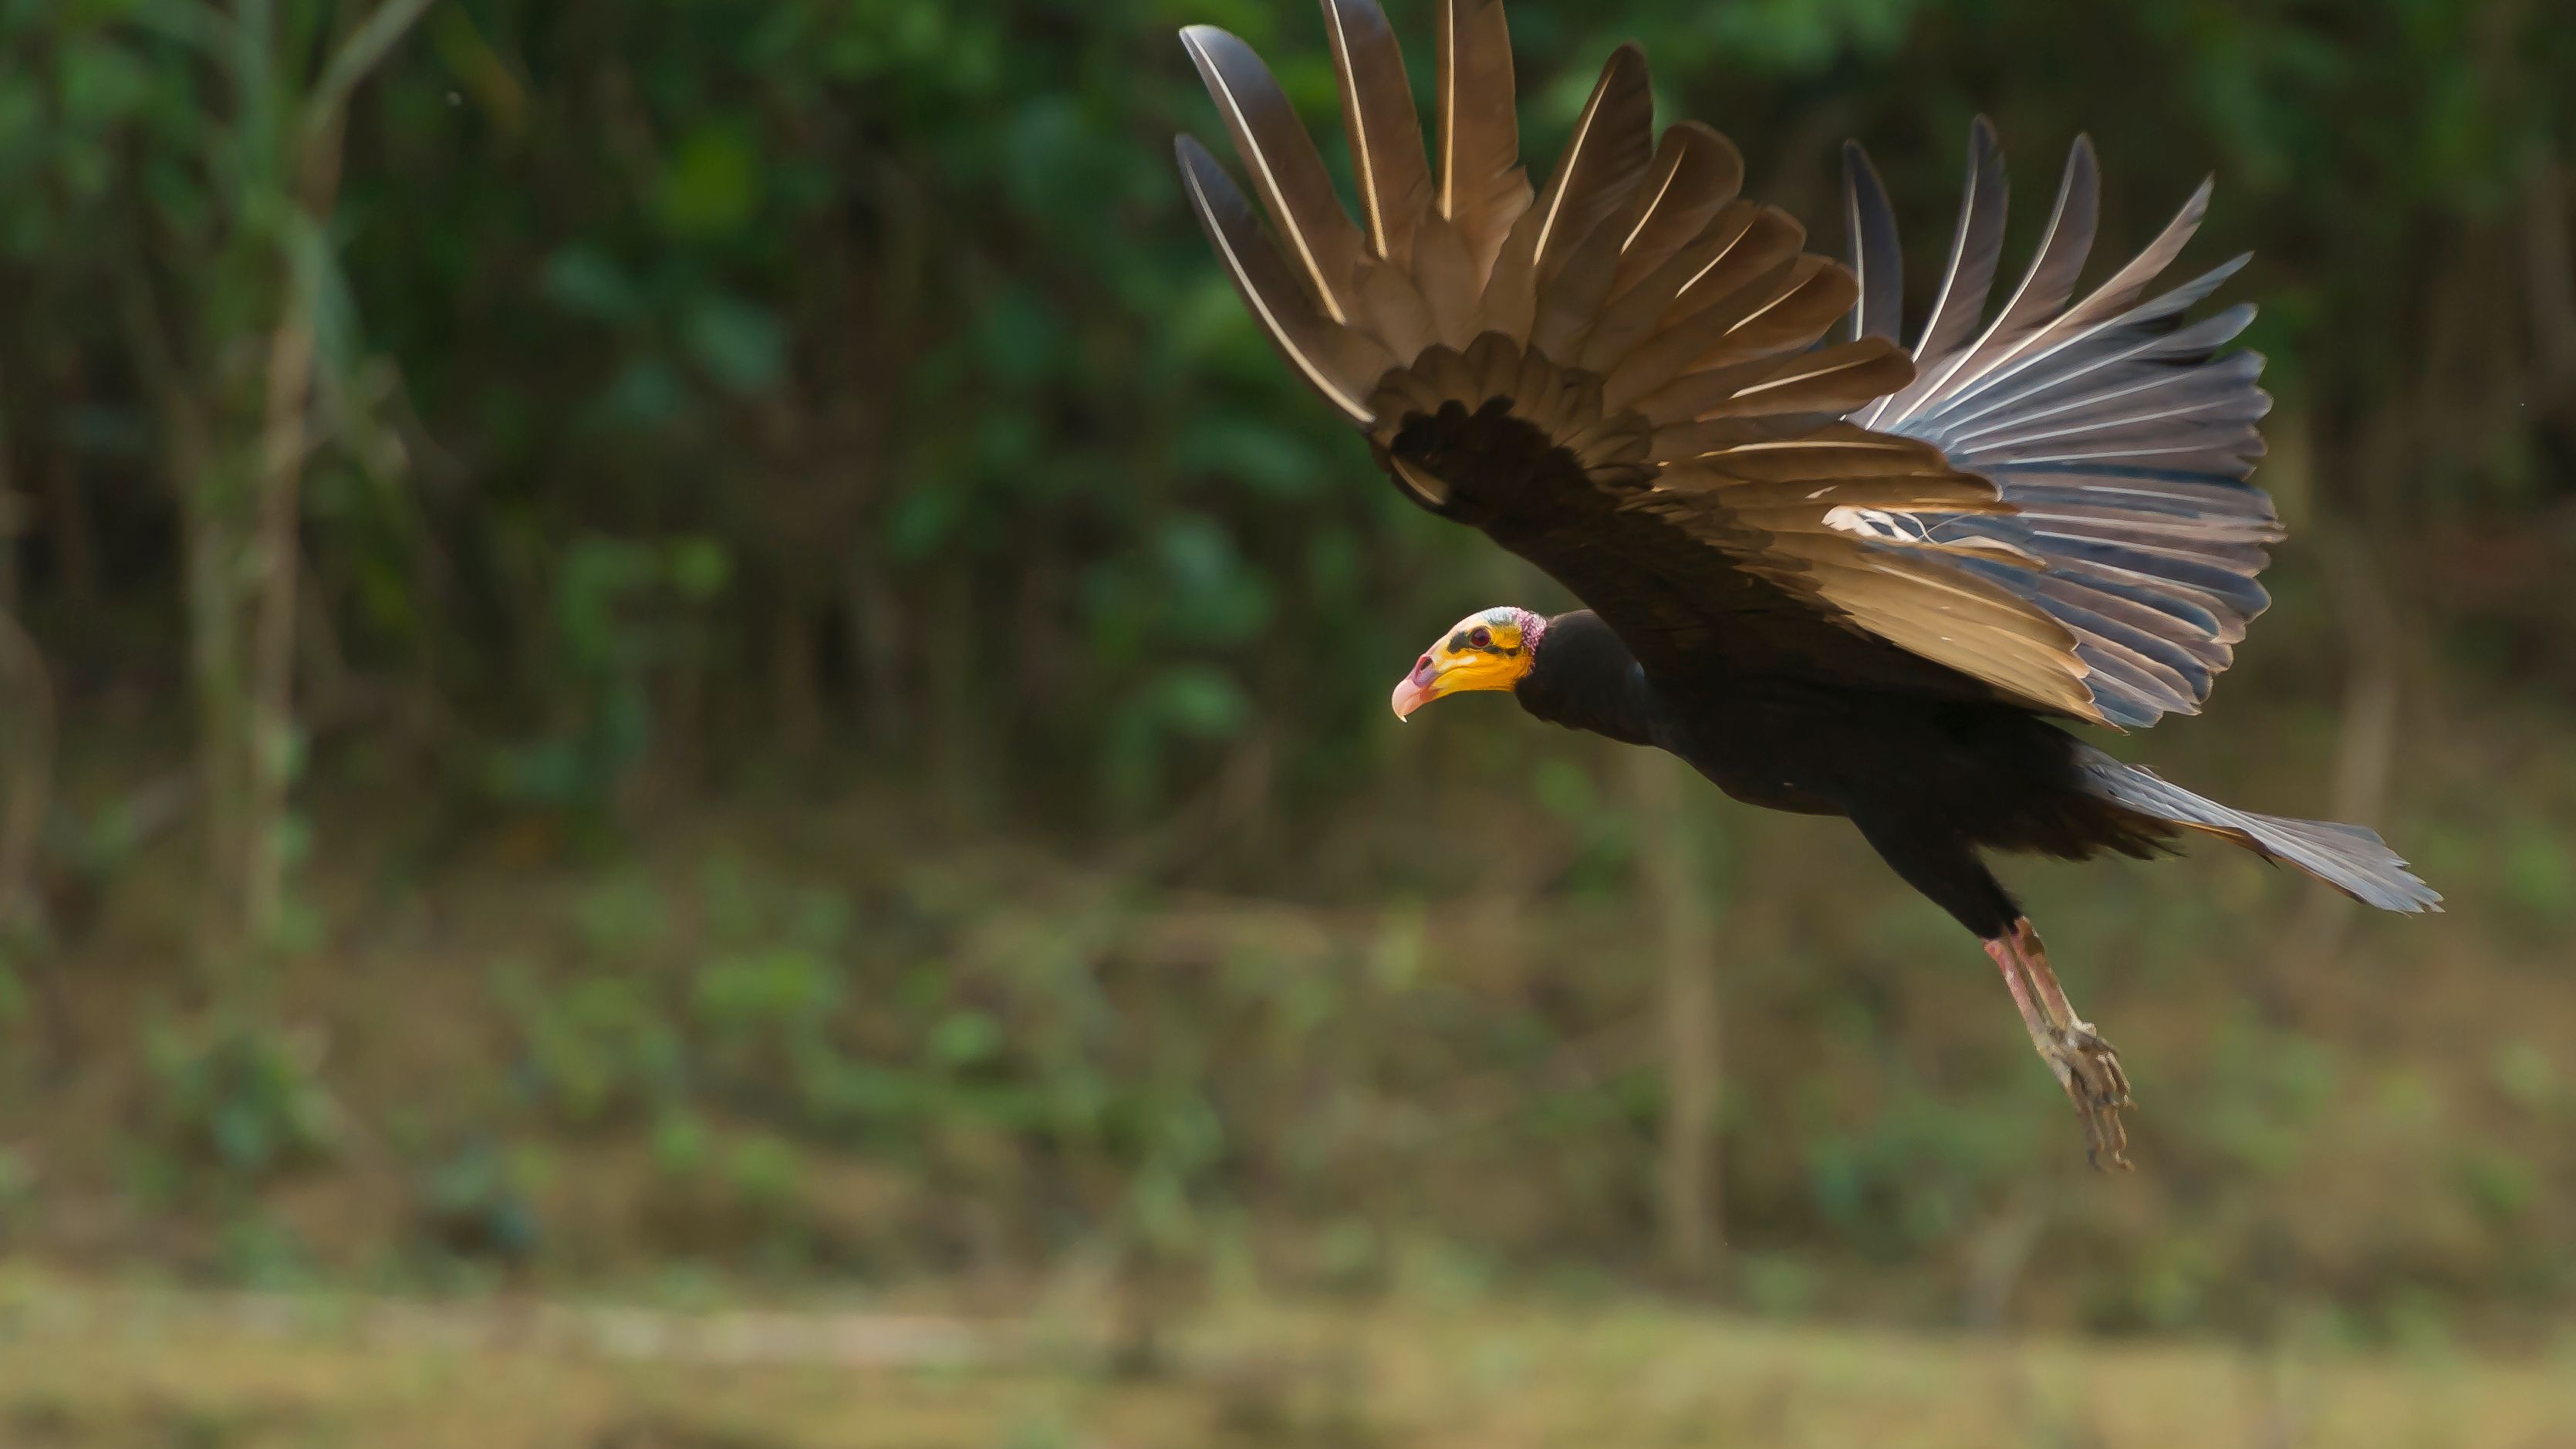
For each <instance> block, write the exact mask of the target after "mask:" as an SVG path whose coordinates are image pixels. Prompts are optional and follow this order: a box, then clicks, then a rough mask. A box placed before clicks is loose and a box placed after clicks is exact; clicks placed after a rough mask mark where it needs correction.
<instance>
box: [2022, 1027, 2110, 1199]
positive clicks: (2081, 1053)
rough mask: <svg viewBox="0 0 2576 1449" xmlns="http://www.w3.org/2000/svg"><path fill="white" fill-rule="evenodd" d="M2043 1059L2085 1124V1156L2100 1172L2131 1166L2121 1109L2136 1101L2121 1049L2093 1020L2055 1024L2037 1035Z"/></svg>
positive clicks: (2033, 1039)
mask: <svg viewBox="0 0 2576 1449" xmlns="http://www.w3.org/2000/svg"><path fill="white" fill-rule="evenodd" d="M2032 1045H2034V1046H2036V1047H2038V1048H2039V1057H2040V1060H2042V1061H2044V1062H2046V1063H2048V1069H2049V1070H2050V1071H2051V1072H2053V1073H2055V1074H2056V1076H2057V1084H2058V1085H2059V1086H2061V1087H2063V1088H2065V1089H2066V1096H2067V1100H2069V1101H2071V1102H2073V1103H2074V1104H2075V1115H2076V1117H2077V1119H2078V1120H2080V1121H2082V1122H2083V1124H2084V1157H2085V1160H2086V1161H2088V1162H2090V1163H2092V1164H2093V1166H2094V1168H2095V1169H2096V1170H2097V1171H2109V1170H2110V1169H2112V1168H2115V1167H2116V1168H2120V1169H2122V1170H2126V1169H2127V1168H2128V1166H2129V1158H2128V1153H2127V1148H2128V1145H2129V1132H2128V1129H2127V1128H2126V1127H2124V1126H2122V1125H2121V1124H2120V1109H2121V1108H2123V1107H2126V1106H2129V1105H2131V1103H2130V1099H2129V1074H2128V1073H2126V1072H2124V1071H2122V1070H2121V1069H2120V1054H2119V1053H2118V1052H2117V1051H2114V1050H2112V1047H2111V1044H2110V1043H2109V1042H2107V1041H2104V1040H2103V1039H2102V1038H2101V1037H2100V1036H2099V1035H2097V1034H2096V1033H2095V1032H2094V1030H2093V1027H2092V1025H2091V1024H2090V1023H2088V1022H2081V1021H2079V1022H2075V1023H2073V1024H2072V1025H2071V1026H2068V1027H2065V1028H2059V1027H2055V1026H2052V1027H2051V1028H2050V1029H2049V1032H2048V1034H2047V1035H2046V1036H2045V1037H2040V1036H2037V1035H2034V1036H2033V1037H2032Z"/></svg>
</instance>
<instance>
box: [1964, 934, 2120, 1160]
mask: <svg viewBox="0 0 2576 1449" xmlns="http://www.w3.org/2000/svg"><path fill="white" fill-rule="evenodd" d="M1985 945H1986V954H1987V955H1989V956H1991V957H1993V958H1994V962H1995V965H1996V967H1997V968H1998V969H2000V970H2001V971H2002V972H2003V976H2004V985H2006V986H2008V987H2010V988H2011V989H2012V997H2013V1004H2014V1005H2015V1006H2017V1007H2019V1008H2020V1009H2021V1019H2022V1025H2023V1026H2025V1027H2026V1028H2028V1029H2029V1031H2030V1044H2031V1047H2032V1049H2033V1050H2035V1051H2037V1052H2038V1053H2039V1059H2040V1060H2041V1061H2043V1062H2046V1063H2048V1070H2049V1072H2050V1073H2051V1074H2052V1075H2054V1076H2055V1077H2056V1078H2057V1085H2058V1086H2060V1087H2062V1088H2064V1089H2065V1091H2066V1097H2067V1100H2068V1101H2071V1102H2073V1103H2074V1104H2075V1116H2076V1118H2077V1119H2078V1120H2079V1121H2081V1122H2082V1123H2083V1124H2084V1156H2085V1159H2086V1160H2087V1161H2089V1162H2091V1163H2092V1164H2093V1166H2094V1168H2095V1169H2096V1170H2097V1171H2106V1172H2107V1171H2109V1170H2110V1169H2112V1168H2115V1167H2116V1168H2121V1169H2126V1168H2127V1167H2128V1166H2129V1158H2128V1152H2127V1149H2128V1145H2129V1133H2128V1129H2127V1128H2126V1127H2124V1126H2122V1125H2121V1122H2120V1109H2121V1108H2123V1107H2127V1106H2129V1105H2131V1102H2130V1098H2129V1074H2128V1073H2127V1072H2125V1071H2123V1070H2121V1068H2120V1054H2119V1053H2118V1052H2116V1051H2114V1050H2112V1048H2111V1044H2110V1043H2109V1042H2107V1041H2104V1040H2103V1039H2102V1038H2101V1036H2100V1034H2099V1033H2097V1032H2095V1031H2094V1030H2093V1023H2091V1022H2089V1021H2086V1020H2084V1019H2083V1018H2081V1017H2079V1016H2077V1015H2076V1014H2075V1008H2074V1007H2073V1006H2072V1005H2070V1004H2069V1003H2068V1002H2067V1000H2066V993H2065V991H2063V990H2062V989H2060V988H2059V986H2058V984H2057V973H2056V972H2055V971H2053V970H2051V969H2049V965H2048V952H2047V950H2046V949H2045V948H2043V947H2042V946H2041V945H2040V944H2039V933H2038V932H2037V931H2035V930H2033V929H2031V924H2030V922H2029V921H2027V920H2020V921H2015V922H2014V923H2013V930H2012V934H2010V935H2008V936H1999V937H1997V938H1995V939H1993V940H1990V941H1988V942H1986V943H1985Z"/></svg>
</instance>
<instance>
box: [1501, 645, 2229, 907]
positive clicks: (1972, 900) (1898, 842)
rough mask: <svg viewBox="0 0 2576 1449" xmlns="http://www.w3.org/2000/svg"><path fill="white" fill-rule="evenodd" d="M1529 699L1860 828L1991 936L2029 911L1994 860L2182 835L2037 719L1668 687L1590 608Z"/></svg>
mask: <svg viewBox="0 0 2576 1449" xmlns="http://www.w3.org/2000/svg"><path fill="white" fill-rule="evenodd" d="M1515 698H1516V699H1517V700H1518V701H1519V703H1520V705H1521V707H1522V708H1523V709H1524V710H1527V711H1528V712H1529V713H1531V714H1533V715H1536V716H1537V717H1539V718H1540V719H1544V720H1547V721H1549V722H1551V723H1555V724H1561V725H1565V726H1567V727H1569V728H1573V729H1583V730H1590V731H1592V732H1594V733H1597V734H1603V735H1608V736H1610V737H1611V738H1613V739H1617V740H1622V741H1625V742H1627V743H1631V744H1649V745H1653V746H1655V747H1657V748H1660V749H1664V750H1668V751H1670V752H1671V753H1673V754H1675V755H1678V756H1680V757H1681V758H1682V759H1684V760H1687V761H1689V762H1690V764H1691V766H1692V767H1693V768H1695V769H1697V770H1698V771H1699V772H1700V773H1701V774H1702V775H1704V776H1706V777H1707V778H1708V780H1709V781H1710V782H1711V783H1712V784H1715V785H1716V786H1717V787H1718V788H1719V789H1721V790H1724V791H1725V792H1726V793H1727V794H1728V795H1731V796H1733V797H1734V798H1736V799H1737V800H1741V801H1743V802H1744V803H1746V804H1748V805H1758V806H1762V807H1764V808H1766V809H1771V810H1786V811H1792V812H1795V813H1799V814H1805V815H1840V816H1844V817H1847V818H1849V819H1850V820H1851V821H1852V823H1853V824H1855V825H1857V826H1858V827H1859V828H1860V830H1861V833H1862V835H1863V836H1864V837H1866V838H1867V839H1868V840H1869V842H1870V844H1871V845H1872V846H1873V847H1875V848H1876V849H1877V850H1878V852H1879V854H1880V855H1881V856H1883V857H1885V858H1886V860H1887V862H1888V864H1889V865H1890V866H1891V867H1893V868H1894V869H1895V870H1896V872H1897V874H1898V875H1900V876H1902V877H1903V878H1904V879H1905V880H1906V882H1907V883H1908V884H1910V885H1912V886H1914V887H1915V889H1917V890H1919V891H1921V892H1923V893H1924V894H1925V895H1926V896H1929V897H1930V898H1931V899H1932V900H1933V901H1934V902H1935V903H1937V904H1938V905H1940V906H1941V907H1942V909H1944V910H1947V911H1948V912H1950V914H1951V915H1952V916H1954V917H1956V918H1957V919H1958V921H1959V923H1960V924H1961V925H1963V926H1966V927H1967V928H1968V929H1969V930H1971V931H1973V932H1975V933H1976V934H1977V935H1978V936H1979V937H1981V938H1991V937H1993V936H1995V935H1997V934H1999V933H2000V932H2001V931H2002V930H2003V929H2004V928H2005V927H2006V926H2008V925H2009V924H2010V923H2011V922H2012V920H2013V919H2014V918H2015V917H2016V916H2018V915H2019V914H2020V911H2019V909H2018V907H2016V906H2015V905H2014V903H2013V901H2012V898H2011V896H2010V895H2009V894H2008V893H2007V892H2006V891H2005V890H2004V889H2003V887H2002V886H2001V885H2000V884H1999V883H1997V882H1996V880H1995V879H1994V876H1993V874H1992V873H1991V872H1990V871H1988V870H1987V869H1986V867H1985V866H1984V864H1983V863H1982V862H1981V861H1979V859H1978V858H1977V852H1978V851H1980V850H2003V851H2016V852H2030V853H2035V854H2041V855H2052V856H2057V857H2059V858H2062V859H2066V860H2087V859H2090V858H2092V857H2094V856H2096V855H2100V854H2103V853H2105V852H2117V853H2119V854H2122V855H2129V856H2138V857H2145V856H2149V855H2153V854H2156V853H2158V852H2159V851H2162V850H2167V849H2170V848H2171V847H2172V845H2173V842H2174V840H2175V838H2176V836H2177V835H2179V833H2180V830H2181V827H2180V826H2179V825H2178V824H2177V823H2175V822H2172V821H2165V820H2157V819H2154V818H2152V817H2149V816H2146V815H2142V814H2139V813H2138V812H2136V811H2134V810H2131V809H2128V808H2125V807H2123V806H2120V805H2118V804H2116V803H2114V802H2112V801H2109V800H2106V799H2104V798H2102V796H2101V795H2100V794H2099V793H2098V792H2097V791H2096V790H2094V789H2093V788H2092V783H2091V777H2090V776H2089V775H2088V774H2087V772H2086V768H2085V766H2086V764H2087V762H2088V761H2092V760H2097V759H2099V758H2100V752H2099V751H2096V750H2094V749H2092V747H2091V746H2089V745H2086V744H2085V743H2084V742H2082V741H2081V740H2078V739H2076V738H2075V737H2074V736H2072V735H2069V734H2068V733H2066V732H2065V731H2064V730H2061V729H2059V728H2057V727H2056V726H2054V725H2052V724H2050V723H2048V722H2047V721H2045V720H2042V719H2039V718H2036V717H2034V716H2033V715H2031V714H2029V713H2028V712H2026V711H2023V710H2017V709H2014V708H2012V707H2011V706H2009V705H2003V704H1997V703H1994V702H1991V701H1979V700H1965V699H1941V698H1925V697H1922V696H1918V695H1907V694H1897V693H1878V692H1870V691H1862V690H1853V689H1848V688H1831V687H1825V686H1819V685H1815V684H1811V683H1806V682H1803V681H1800V680H1796V679H1790V678H1763V677H1759V676H1737V677H1734V678H1732V679H1725V680H1717V679H1701V680H1697V681H1692V682H1690V683H1688V684H1685V685H1681V686H1678V687H1659V686H1658V684H1657V683H1656V682H1655V681H1654V680H1652V679H1650V678H1649V677H1648V676H1647V673H1646V671H1645V669H1644V668H1643V667H1642V666H1640V665H1639V664H1638V663H1637V661H1636V658H1635V656H1634V655H1632V654H1630V653H1629V652H1628V649H1627V646H1626V645H1624V644H1622V643H1621V642H1620V641H1619V636H1618V635H1617V634H1616V633H1614V632H1612V630H1611V629H1610V628H1609V627H1608V626H1607V625H1605V624H1603V623H1602V622H1601V620H1600V618H1599V616H1598V615H1595V614H1593V613H1592V612H1590V611H1589V610H1583V611H1578V612H1575V613H1571V614H1563V615H1559V616H1558V617H1557V618H1555V619H1553V620H1550V621H1549V624H1548V629H1547V633H1546V635H1545V637H1544V640H1543V642H1542V643H1541V645H1540V646H1539V649H1538V653H1537V658H1536V661H1535V663H1534V666H1533V668H1532V670H1531V672H1530V675H1529V677H1528V678H1526V679H1524V680H1523V681H1522V682H1521V685H1520V687H1519V689H1518V690H1517V691H1515Z"/></svg>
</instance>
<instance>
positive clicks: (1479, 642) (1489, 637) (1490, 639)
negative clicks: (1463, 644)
mask: <svg viewBox="0 0 2576 1449" xmlns="http://www.w3.org/2000/svg"><path fill="white" fill-rule="evenodd" d="M1467 643H1468V645H1469V646H1470V647H1472V648H1477V649H1490V648H1492V647H1493V646H1494V631H1493V630H1491V629H1487V628H1483V627H1481V626H1480V627H1478V629H1477V630H1476V632H1475V633H1473V634H1470V635H1468V636H1467Z"/></svg>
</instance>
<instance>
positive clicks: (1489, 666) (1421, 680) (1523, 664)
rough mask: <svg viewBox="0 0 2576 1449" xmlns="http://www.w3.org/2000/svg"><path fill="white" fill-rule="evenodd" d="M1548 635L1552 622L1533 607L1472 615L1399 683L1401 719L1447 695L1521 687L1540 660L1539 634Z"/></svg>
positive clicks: (1397, 694)
mask: <svg viewBox="0 0 2576 1449" xmlns="http://www.w3.org/2000/svg"><path fill="white" fill-rule="evenodd" d="M1546 632H1547V620H1545V619H1543V618H1540V617H1539V616H1538V615H1536V614H1533V613H1531V612H1530V611H1529V610H1527V609H1512V608H1502V609H1487V610H1485V611H1483V612H1482V613H1476V614H1469V615H1468V616H1467V617H1466V618H1463V619H1461V620H1459V621H1458V622H1457V624H1456V625H1455V626H1454V627H1452V628H1451V629H1450V630H1449V632H1448V633H1446V634H1444V635H1442V636H1441V637H1440V638H1439V639H1438V640H1436V641H1434V642H1433V643H1432V645H1431V647H1430V649H1428V650H1427V651H1425V652H1424V653H1423V656H1422V657H1421V658H1420V659H1418V660H1416V661H1414V665H1413V672H1412V673H1410V674H1407V675H1405V676H1404V678H1402V679H1401V680H1398V681H1397V682H1396V686H1395V717H1396V718H1397V719H1402V718H1404V717H1405V716H1406V715H1409V714H1411V713H1413V712H1414V711H1415V710H1417V709H1420V708H1422V707H1423V706H1424V705H1426V704H1429V703H1430V702H1431V701H1433V700H1435V699H1438V698H1439V697H1440V696H1442V695H1444V694H1456V693H1458V692H1460V691H1461V690H1469V689H1514V688H1517V687H1519V685H1520V682H1521V681H1522V680H1523V679H1525V678H1527V677H1528V676H1529V672H1530V667H1531V666H1532V665H1533V664H1535V663H1536V662H1537V660H1538V643H1539V636H1541V635H1543V634H1545V633H1546Z"/></svg>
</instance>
